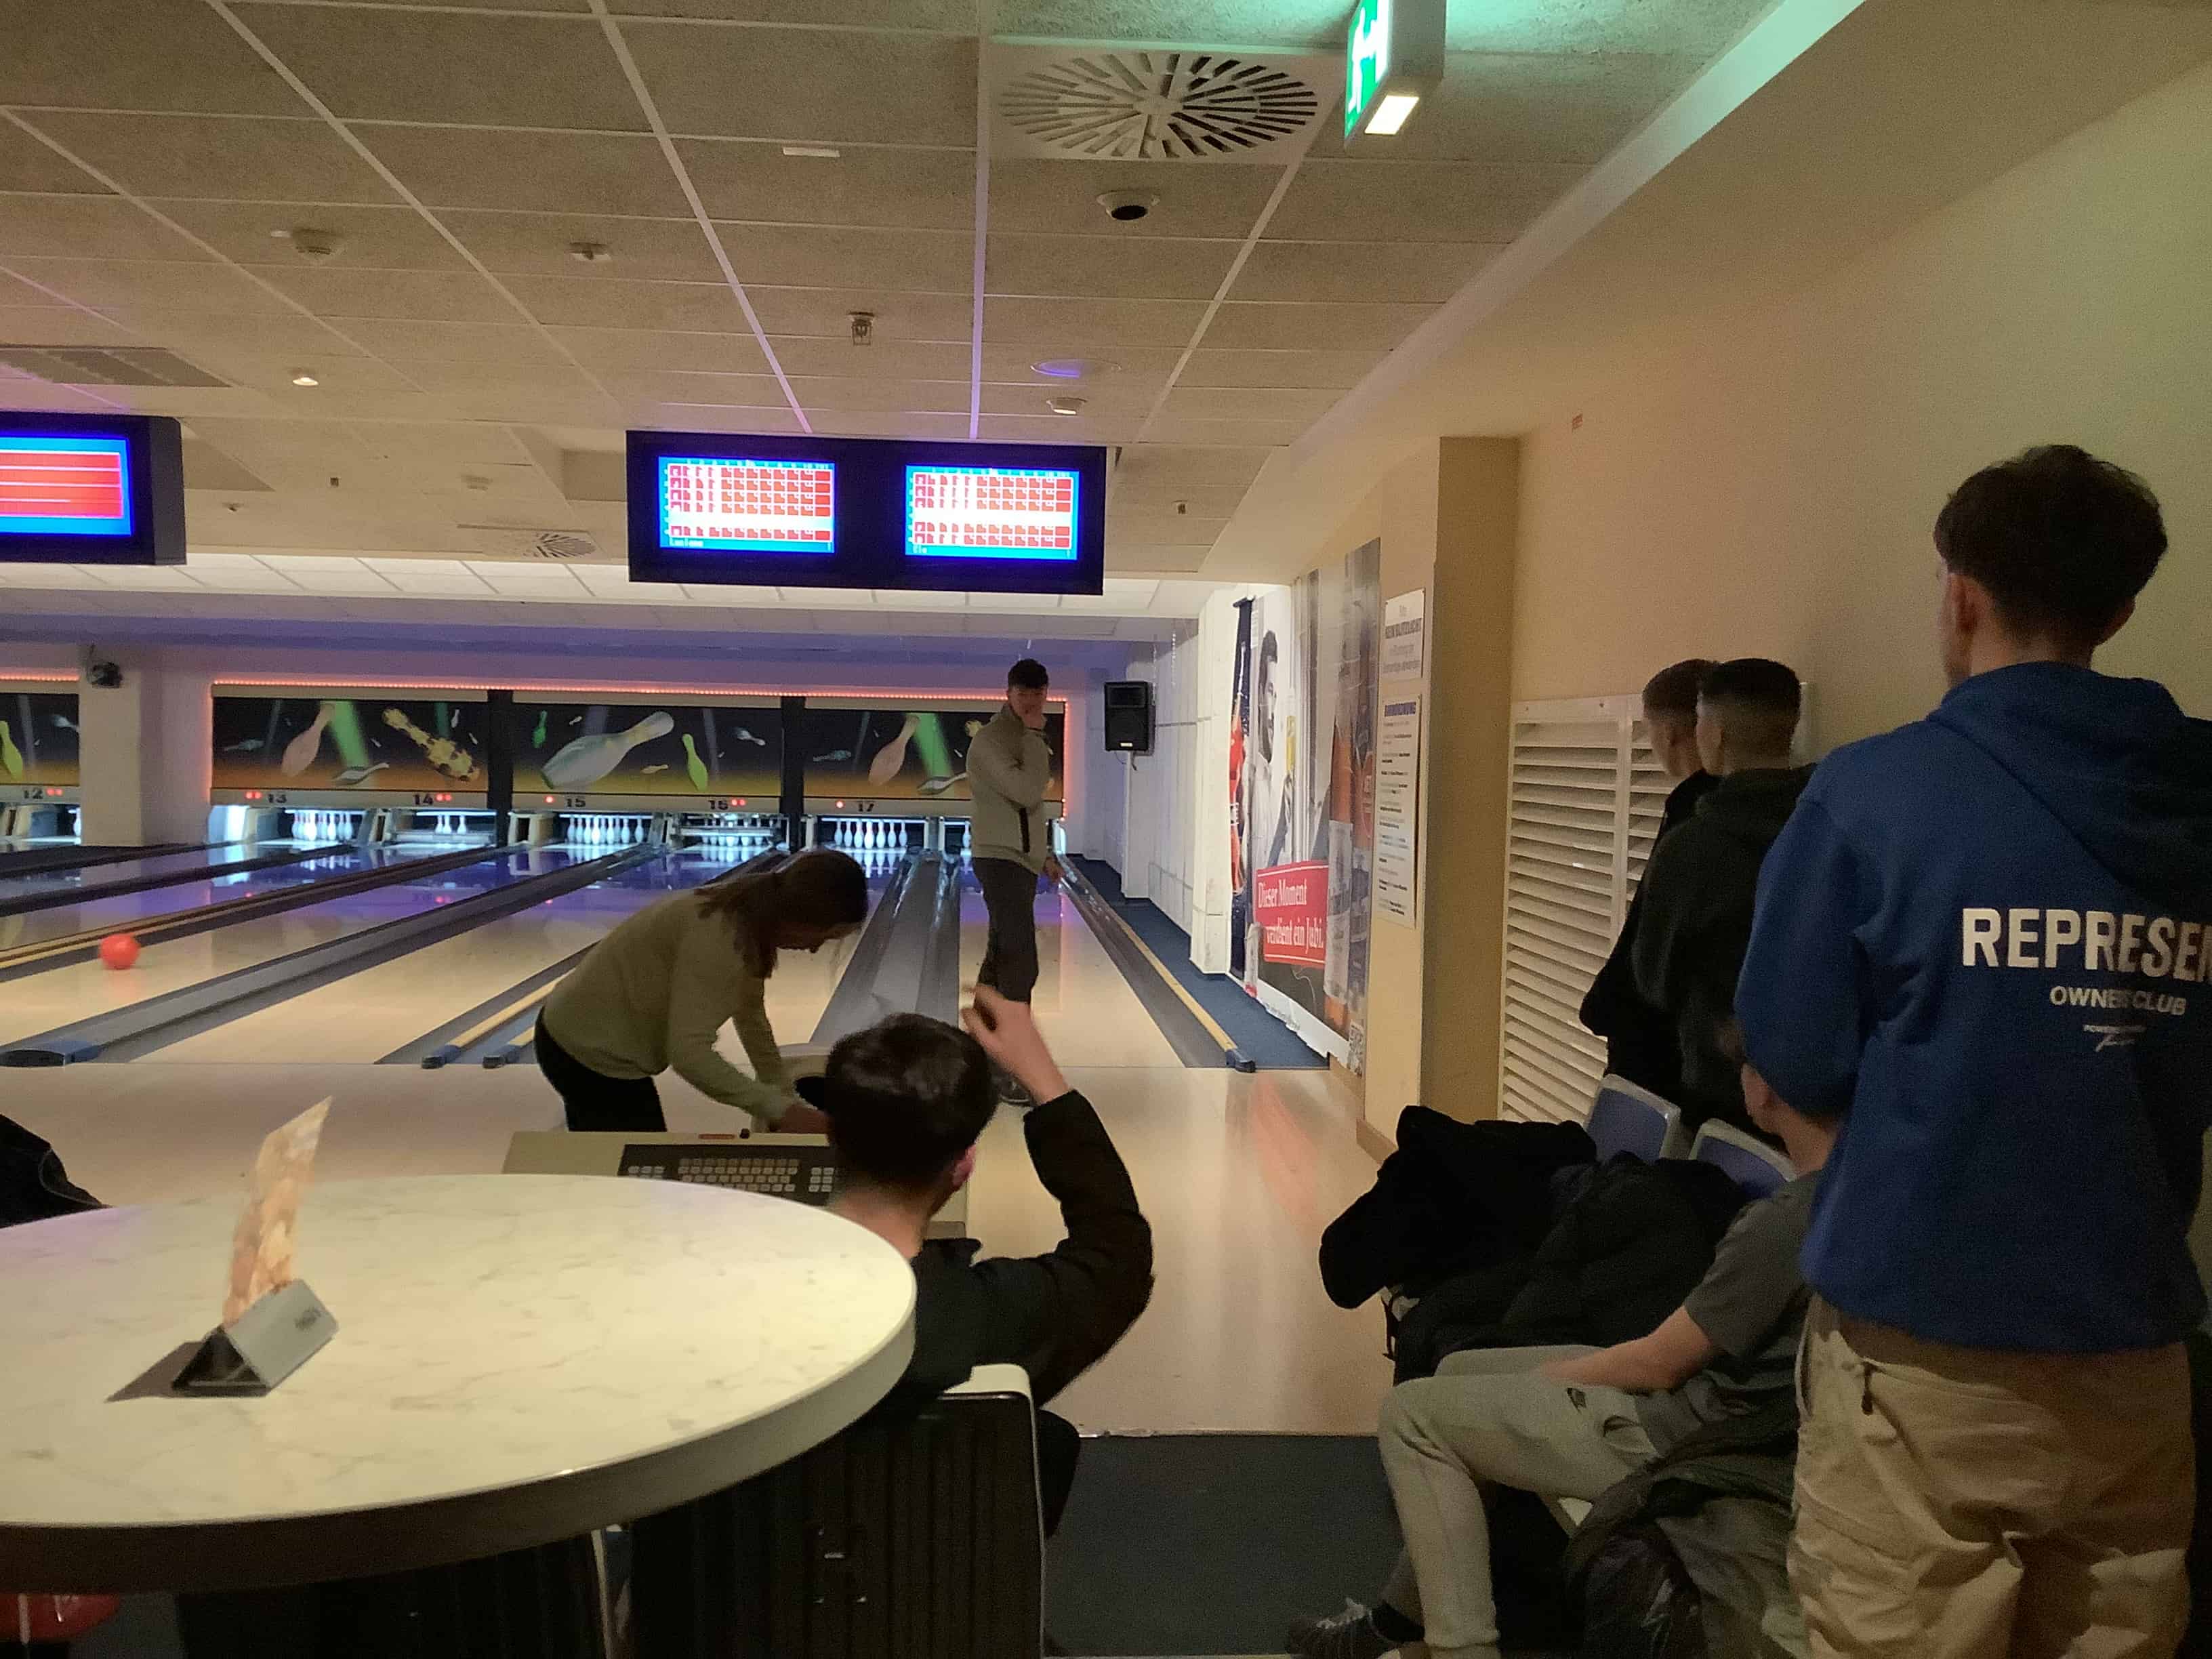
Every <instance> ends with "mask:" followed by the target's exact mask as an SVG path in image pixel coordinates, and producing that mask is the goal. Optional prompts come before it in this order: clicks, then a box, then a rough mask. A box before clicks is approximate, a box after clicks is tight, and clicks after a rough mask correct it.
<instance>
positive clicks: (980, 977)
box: [975, 859, 1037, 1002]
mask: <svg viewBox="0 0 2212 1659" xmlns="http://www.w3.org/2000/svg"><path fill="white" fill-rule="evenodd" d="M975 883H976V885H978V886H979V887H981V889H982V890H983V908H985V909H987V911H989V912H990V915H991V936H990V941H989V943H987V945H984V947H983V965H982V966H981V968H979V969H976V971H975V982H976V983H977V984H978V985H987V986H989V987H991V988H992V989H993V990H994V991H996V992H997V993H998V994H1000V996H1002V997H1004V998H1006V1000H1007V1001H1009V1002H1027V1001H1028V1000H1030V993H1031V992H1033V991H1035V990H1036V981H1037V943H1036V890H1037V878H1036V872H1035V871H1033V870H1031V869H1030V867H1029V866H1027V865H1025V864H1017V863H1015V862H1014V861H1013V860H1012V859H977V860H975Z"/></svg>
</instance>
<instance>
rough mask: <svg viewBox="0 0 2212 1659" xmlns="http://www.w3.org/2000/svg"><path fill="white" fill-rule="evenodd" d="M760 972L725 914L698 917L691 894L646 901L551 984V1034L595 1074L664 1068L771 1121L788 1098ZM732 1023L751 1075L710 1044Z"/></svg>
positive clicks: (634, 1074) (632, 1074)
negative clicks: (749, 960)
mask: <svg viewBox="0 0 2212 1659" xmlns="http://www.w3.org/2000/svg"><path fill="white" fill-rule="evenodd" d="M764 988H765V987H763V982H762V981H761V978H760V976H759V975H757V974H756V973H754V972H753V971H752V969H751V968H750V966H748V965H747V963H746V962H745V958H744V952H743V951H740V950H739V949H738V942H737V939H736V937H735V935H734V934H733V933H732V930H731V927H730V924H729V921H727V920H726V918H724V917H720V916H702V915H700V914H699V899H698V896H697V895H696V893H678V894H676V895H675V896H672V897H669V898H665V899H662V900H660V901H659V902H657V903H653V904H650V905H647V907H646V908H644V909H642V910H641V911H639V912H638V913H637V914H636V915H634V916H632V917H631V918H630V919H629V921H625V922H623V924H622V925H621V926H620V927H617V928H616V929H615V930H614V932H612V933H609V934H608V935H607V936H606V937H605V939H601V940H600V941H599V944H598V945H594V946H593V947H592V953H591V955H589V956H587V957H585V958H584V960H583V961H582V962H581V963H579V964H578V965H577V967H576V969H575V970H574V972H572V973H571V974H570V975H568V977H567V978H566V979H564V980H562V981H561V982H560V984H558V985H557V986H556V987H554V989H553V994H552V995H551V996H550V997H548V998H547V999H546V1000H545V1009H544V1015H543V1018H544V1021H545V1029H546V1030H547V1031H549V1032H550V1033H551V1035H552V1037H553V1040H554V1041H555V1042H557V1043H559V1044H560V1045H561V1046H562V1048H565V1049H567V1050H568V1052H569V1053H570V1054H573V1055H574V1056H575V1058H576V1059H577V1060H580V1061H581V1062H582V1063H583V1064H584V1065H586V1066H590V1067H591V1068H592V1070H593V1071H595V1072H597V1073H600V1074H601V1075H602V1076H605V1077H617V1078H640V1077H652V1076H654V1075H656V1074H657V1073H661V1072H665V1071H668V1070H671V1069H672V1070H674V1072H675V1073H676V1074H677V1075H678V1077H680V1078H682V1079H684V1081H685V1082H687V1083H689V1084H690V1085H691V1086H692V1087H693V1088H695V1089H696V1090H698V1091H699V1092H700V1093H702V1094H703V1095H706V1096H708V1097H711V1098H713V1099H715V1100H719V1101H720V1102H721V1103H723V1104H724V1105H726V1106H734V1107H736V1108H737V1109H738V1110H739V1111H741V1112H749V1113H750V1114H751V1115H753V1116H754V1117H757V1118H758V1119H760V1120H761V1121H763V1122H764V1123H771V1122H774V1121H775V1120H776V1119H777V1118H779V1117H781V1116H782V1115H783V1113H784V1110H785V1109H786V1108H787V1107H789V1106H790V1105H792V1104H793V1103H794V1102H795V1101H796V1100H797V1098H798V1097H797V1096H795V1095H794V1094H793V1093H792V1091H791V1085H790V1074H789V1073H787V1071H786V1070H785V1067H784V1063H783V1055H782V1054H781V1052H779V1051H778V1049H777V1048H776V1046H775V1031H774V1030H771V1029H770V1028H769V1023H768V1009H767V1007H766V1006H765V1004H764V1002H763V991H764ZM725 1021H730V1022H733V1023H735V1024H736V1026H737V1028H738V1041H740V1042H743V1043H744V1047H745V1053H746V1054H747V1056H748V1057H750V1060H752V1063H753V1071H754V1073H755V1075H754V1076H752V1077H747V1076H746V1075H745V1074H744V1073H743V1072H741V1071H739V1070H738V1068H737V1067H736V1066H732V1065H731V1064H730V1062H729V1061H728V1060H725V1059H723V1058H722V1056H721V1055H720V1054H718V1053H716V1052H715V1049H714V1036H715V1034H716V1033H717V1032H719V1031H720V1030H721V1029H722V1025H723V1023H724V1022H725Z"/></svg>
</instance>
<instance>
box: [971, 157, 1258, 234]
mask: <svg viewBox="0 0 2212 1659" xmlns="http://www.w3.org/2000/svg"><path fill="white" fill-rule="evenodd" d="M1281 177H1282V174H1281V173H1280V172H1279V170H1278V169H1276V168H1274V167H1239V166H1234V165H1224V166H1218V167H1161V166H1158V165H1157V164H1152V163H1145V162H1136V163H1131V162H1125V161H1029V160H1024V159H1014V158H1006V159H998V160H994V161H992V163H991V228H992V230H993V231H994V232H998V233H1002V234H1004V233H1012V232H1033V233H1037V234H1048V233H1060V234H1071V235H1078V236H1081V235H1095V236H1103V237H1105V238H1107V239H1108V240H1116V241H1121V240H1128V241H1143V240H1152V239H1153V238H1156V237H1164V236H1166V237H1173V236H1197V237H1229V238H1234V239H1237V240H1242V239H1243V238H1244V237H1245V236H1248V235H1249V234H1251V230H1252V227H1253V225H1254V224H1255V222H1257V221H1258V219H1259V217H1260V211H1261V209H1262V208H1264V207H1266V206H1267V197H1268V195H1269V193H1270V192H1272V191H1273V190H1274V188H1275V183H1276V181H1277V180H1278V179H1280V178H1281ZM1118 190H1141V191H1146V192H1148V193H1150V194H1152V195H1156V196H1158V197H1159V201H1158V204H1157V205H1155V206H1154V207H1153V209H1152V212H1151V213H1150V214H1149V215H1147V216H1146V217H1144V218H1142V219H1139V220H1134V221H1132V222H1128V223H1126V224H1125V223H1121V222H1116V221H1115V220H1112V219H1109V218H1108V217H1107V216H1106V210H1104V209H1103V208H1102V207H1100V206H1099V205H1098V197H1100V196H1102V195H1103V194H1105V193H1107V192H1108V191H1118Z"/></svg>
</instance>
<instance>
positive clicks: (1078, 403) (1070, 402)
mask: <svg viewBox="0 0 2212 1659" xmlns="http://www.w3.org/2000/svg"><path fill="white" fill-rule="evenodd" d="M1089 404H1090V399H1088V398H1046V399H1045V400H1044V406H1045V407H1046V408H1047V409H1048V410H1051V411H1052V412H1053V413H1054V414H1055V415H1080V414H1081V413H1083V411H1084V410H1085V408H1087V407H1088V406H1089Z"/></svg>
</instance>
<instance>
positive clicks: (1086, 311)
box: [983, 299, 1206, 356]
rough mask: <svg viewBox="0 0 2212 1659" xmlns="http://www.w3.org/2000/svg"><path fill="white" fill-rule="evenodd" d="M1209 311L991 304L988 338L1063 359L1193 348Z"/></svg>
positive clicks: (1144, 303) (1172, 306)
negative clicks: (1129, 349) (1136, 348)
mask: <svg viewBox="0 0 2212 1659" xmlns="http://www.w3.org/2000/svg"><path fill="white" fill-rule="evenodd" d="M1205 314H1206V307H1205V306H1203V305H1202V304H1200V303H1199V302H1198V301H1194V300H999V299H994V300H990V301H986V302H985V304H984V307H983V331H984V335H985V337H987V338H988V339H990V340H992V341H994V343H999V344H1002V345H1013V344H1019V345H1027V346H1034V347H1036V348H1037V349H1038V350H1039V351H1040V352H1041V353H1048V354H1049V355H1052V356H1066V355H1069V354H1073V353H1080V352H1087V351H1094V350H1099V349H1109V348H1111V347H1114V346H1117V345H1124V344H1127V345H1143V346H1169V345H1182V344H1188V343H1189V340H1190V337H1191V334H1192V332H1193V331H1194V330H1195V329H1196V328H1197V327H1198V324H1199V319H1200V318H1201V317H1203V316H1204V315H1205Z"/></svg>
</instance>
